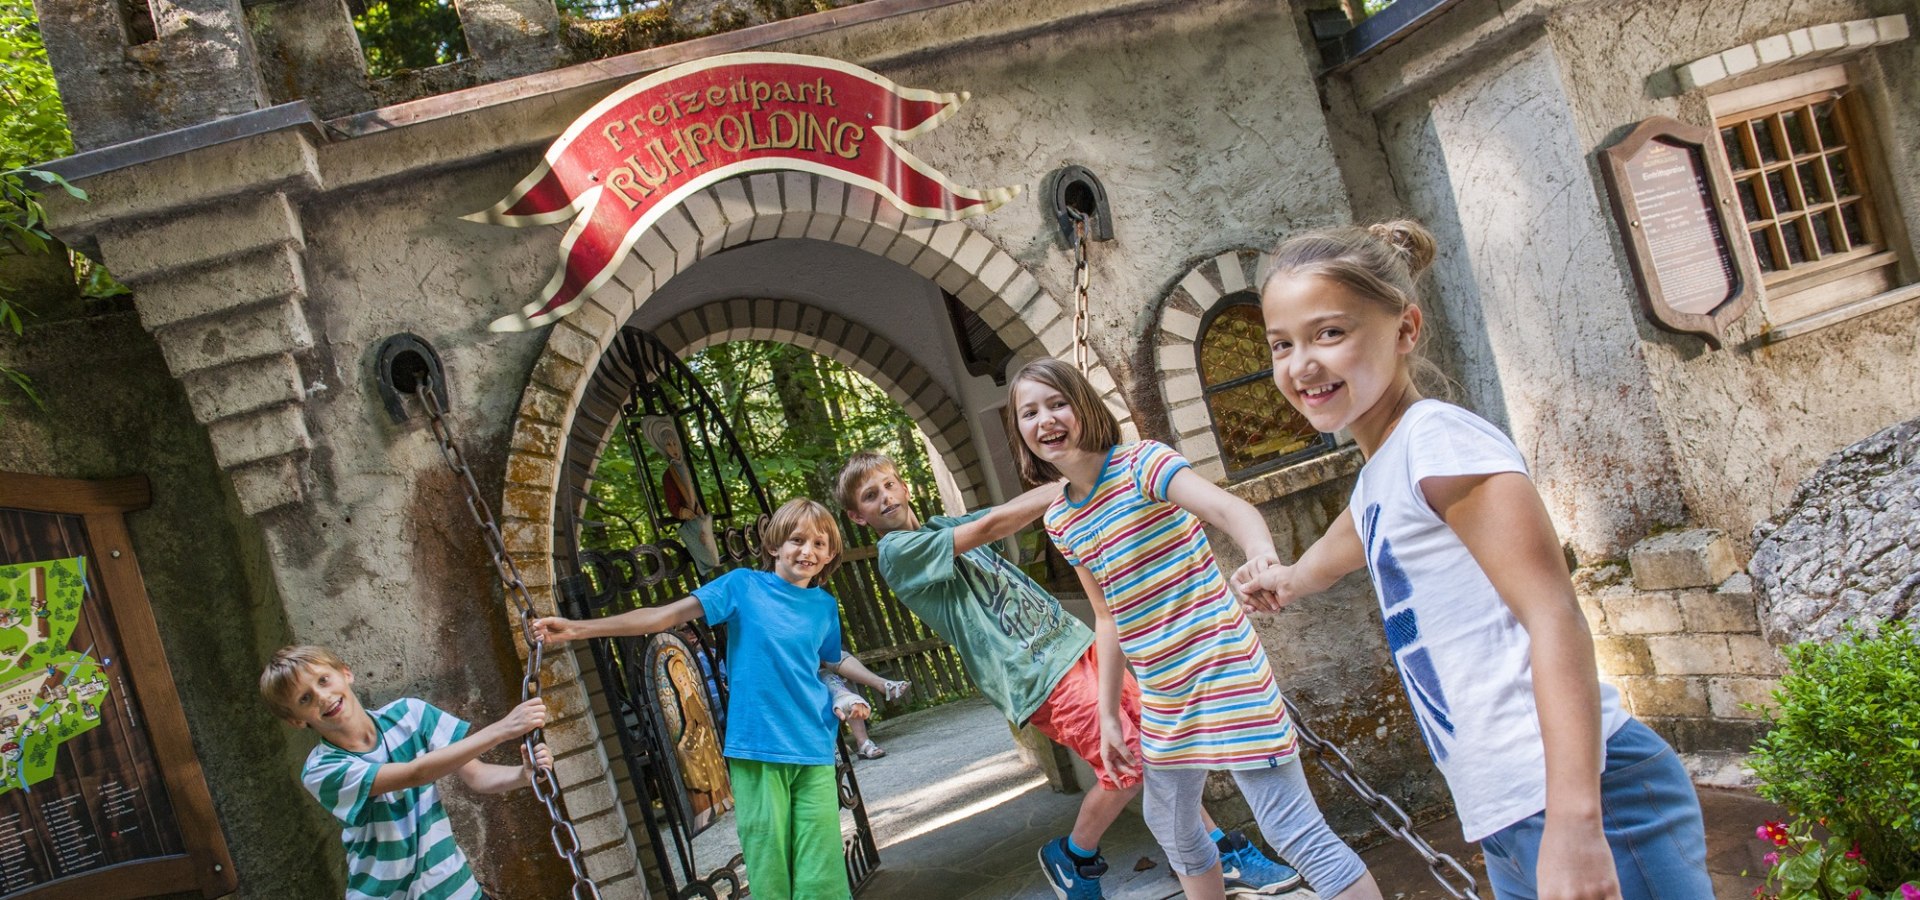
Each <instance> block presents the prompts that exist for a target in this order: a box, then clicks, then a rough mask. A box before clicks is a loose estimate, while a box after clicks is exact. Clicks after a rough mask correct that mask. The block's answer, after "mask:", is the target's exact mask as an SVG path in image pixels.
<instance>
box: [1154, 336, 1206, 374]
mask: <svg viewBox="0 0 1920 900" xmlns="http://www.w3.org/2000/svg"><path fill="white" fill-rule="evenodd" d="M1154 360H1155V361H1156V362H1157V363H1158V364H1159V369H1160V374H1161V375H1162V376H1166V375H1171V374H1173V373H1175V372H1191V371H1194V370H1196V369H1198V368H1199V367H1200V360H1199V357H1197V356H1196V355H1195V354H1194V350H1193V346H1192V345H1190V344H1168V345H1165V346H1162V347H1160V348H1159V349H1157V350H1155V351H1154Z"/></svg>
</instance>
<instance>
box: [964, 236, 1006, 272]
mask: <svg viewBox="0 0 1920 900" xmlns="http://www.w3.org/2000/svg"><path fill="white" fill-rule="evenodd" d="M998 249H1000V248H998V247H995V246H994V245H993V239H992V238H989V237H987V236H986V235H984V234H981V233H980V232H978V231H974V230H973V229H971V228H969V229H967V237H966V240H964V241H961V242H960V248H959V249H958V250H956V251H954V254H953V261H954V262H955V263H957V264H959V266H960V268H962V269H965V270H966V271H967V274H968V275H974V274H976V273H978V272H979V271H980V270H981V268H983V267H985V266H986V264H987V259H988V258H989V257H990V256H992V255H993V253H994V251H996V250H998Z"/></svg>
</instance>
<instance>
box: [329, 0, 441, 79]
mask: <svg viewBox="0 0 1920 900" xmlns="http://www.w3.org/2000/svg"><path fill="white" fill-rule="evenodd" d="M347 7H348V9H349V10H350V11H351V12H352V13H353V27H354V30H356V31H358V32H360V49H361V51H362V52H364V53H365V54H366V57H367V74H368V75H372V76H373V77H375V78H380V77H385V76H387V75H392V74H394V73H396V72H404V71H406V70H408V69H425V68H430V67H432V66H439V65H445V64H447V63H450V62H458V61H459V60H463V59H466V58H467V35H466V32H464V31H462V30H460V11H459V10H457V9H455V8H454V5H453V0H347Z"/></svg>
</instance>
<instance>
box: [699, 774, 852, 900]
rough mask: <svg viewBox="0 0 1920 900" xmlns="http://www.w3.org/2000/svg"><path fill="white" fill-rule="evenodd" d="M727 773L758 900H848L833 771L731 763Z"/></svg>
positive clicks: (751, 885) (752, 888)
mask: <svg viewBox="0 0 1920 900" xmlns="http://www.w3.org/2000/svg"><path fill="white" fill-rule="evenodd" d="M727 770H728V772H729V773H731V774H732V776H733V802H734V809H733V821H734V825H735V827H736V828H738V829H739V831H740V852H741V853H742V854H744V855H745V856H746V858H747V889H748V890H749V891H751V892H752V893H753V896H754V898H755V900H849V898H850V897H851V896H852V895H851V894H850V893H849V892H848V890H847V858H846V851H845V848H844V846H843V845H842V844H841V842H840V789H839V786H838V785H837V784H836V783H835V782H836V781H837V779H836V778H835V777H834V772H833V767H832V766H803V765H799V764H797V763H772V762H758V761H756V760H751V759H729V760H727Z"/></svg>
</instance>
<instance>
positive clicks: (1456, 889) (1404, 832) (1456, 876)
mask: <svg viewBox="0 0 1920 900" xmlns="http://www.w3.org/2000/svg"><path fill="white" fill-rule="evenodd" d="M1284 702H1285V703H1286V705H1287V715H1288V716H1289V717H1291V718H1292V719H1293V730H1294V733H1296V734H1298V735H1299V736H1300V743H1301V744H1303V745H1305V747H1306V748H1307V751H1308V752H1309V753H1312V754H1313V758H1314V759H1315V760H1316V761H1318V762H1319V763H1320V766H1321V767H1322V768H1324V769H1326V770H1327V772H1328V773H1330V774H1332V775H1333V776H1334V777H1335V778H1338V779H1340V781H1341V782H1343V783H1345V784H1346V786H1347V790H1349V791H1352V792H1353V795H1354V796H1356V797H1359V798H1360V802H1361V803H1364V804H1366V806H1367V814H1368V815H1371V816H1373V820H1374V821H1375V822H1378V823H1380V827H1381V828H1384V829H1386V831H1387V834H1389V835H1391V836H1392V837H1393V838H1394V840H1397V841H1399V842H1401V843H1403V844H1406V845H1407V846H1409V847H1412V848H1413V852H1415V853H1418V854H1420V859H1421V860H1422V861H1423V862H1425V863H1426V864H1427V870H1428V871H1430V872H1432V873H1433V880H1435V881H1438V882H1440V887H1441V889H1443V890H1445V891H1446V892H1447V896H1449V897H1454V898H1456V900H1458V898H1466V897H1474V898H1478V897H1479V896H1480V883H1479V882H1478V881H1476V880H1475V879H1474V877H1473V873H1471V872H1468V871H1467V868H1466V867H1465V866H1463V865H1461V864H1460V861H1459V860H1457V859H1454V858H1453V857H1451V856H1448V855H1447V854H1445V853H1441V852H1440V851H1438V850H1435V849H1433V845H1432V844H1429V843H1427V840H1426V838H1423V837H1421V836H1420V835H1419V834H1418V833H1416V832H1415V831H1414V830H1413V819H1411V818H1409V817H1408V816H1407V812H1406V810H1403V809H1401V808H1400V804H1398V803H1395V802H1393V801H1392V800H1391V799H1389V798H1388V797H1387V796H1386V795H1384V794H1381V793H1380V792H1379V791H1376V790H1374V789H1373V785H1370V784H1368V783H1367V780H1366V779H1365V778H1362V777H1360V770H1359V769H1357V768H1355V767H1354V765H1353V760H1351V759H1348V758H1347V754H1346V753H1345V751H1342V750H1341V749H1340V746H1339V745H1338V744H1335V743H1333V742H1332V741H1329V740H1327V739H1326V738H1323V737H1321V736H1320V735H1318V734H1315V733H1314V730H1313V729H1312V728H1311V727H1308V725H1307V719H1306V717H1305V716H1302V715H1300V710H1299V709H1297V708H1295V707H1294V705H1293V701H1292V700H1285V701H1284ZM1463 885H1464V886H1463Z"/></svg>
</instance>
